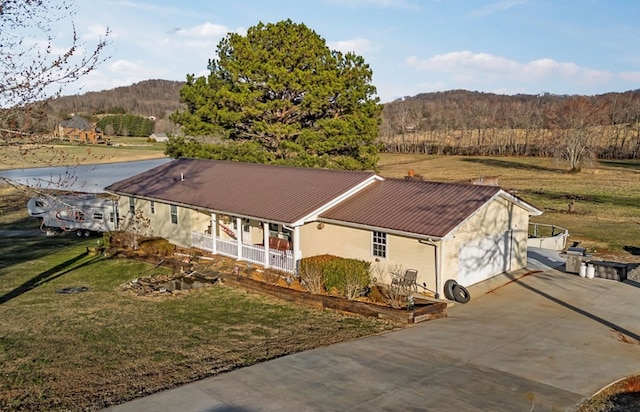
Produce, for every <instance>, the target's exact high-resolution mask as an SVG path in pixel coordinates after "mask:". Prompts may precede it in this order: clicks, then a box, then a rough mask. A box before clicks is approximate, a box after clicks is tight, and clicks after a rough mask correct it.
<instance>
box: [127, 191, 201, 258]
mask: <svg viewBox="0 0 640 412" xmlns="http://www.w3.org/2000/svg"><path fill="white" fill-rule="evenodd" d="M118 206H119V210H120V219H121V222H122V224H121V227H122V228H123V229H124V230H127V229H130V228H131V227H132V224H133V216H132V215H131V213H130V211H129V197H126V196H121V197H120V199H119V201H118ZM135 208H136V211H138V210H140V211H142V216H143V218H144V219H149V228H150V230H149V232H147V234H149V235H150V236H157V237H162V238H165V239H167V240H168V241H169V242H171V243H174V244H176V245H179V246H184V247H189V246H191V230H192V227H196V228H202V225H205V227H206V226H208V224H205V223H204V221H205V220H206V219H207V216H206V215H203V214H202V213H199V212H197V211H194V210H190V209H186V208H183V207H180V206H178V207H177V212H178V223H177V224H173V223H171V205H170V204H167V203H160V202H155V213H151V202H150V201H148V200H144V199H137V198H136V199H135ZM194 223H195V224H194Z"/></svg>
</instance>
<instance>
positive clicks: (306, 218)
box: [291, 175, 384, 227]
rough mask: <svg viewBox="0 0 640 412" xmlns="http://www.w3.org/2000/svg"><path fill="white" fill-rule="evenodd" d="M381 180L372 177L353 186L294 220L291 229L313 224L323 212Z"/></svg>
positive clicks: (376, 176) (375, 176)
mask: <svg viewBox="0 0 640 412" xmlns="http://www.w3.org/2000/svg"><path fill="white" fill-rule="evenodd" d="M382 180H384V178H383V177H380V176H378V175H373V176H371V177H369V178H368V179H366V180H365V181H363V182H360V183H359V184H357V185H356V186H353V187H352V188H351V189H349V190H347V191H346V192H344V193H343V194H341V195H340V196H338V197H335V198H333V200H331V201H329V202H327V203H325V204H324V205H322V206H320V207H319V208H318V209H316V210H314V211H313V212H311V213H309V214H307V215H306V216H303V217H301V218H300V219H298V220H296V221H295V222H293V223H292V224H291V226H293V227H297V226H302V225H304V224H305V223H308V222H313V221H315V220H318V216H319V215H320V214H322V213H324V212H325V211H327V210H329V209H331V208H332V207H334V206H335V205H337V204H339V203H341V202H343V201H344V200H345V199H347V198H349V197H351V196H353V195H354V194H356V193H358V192H359V191H361V190H362V189H364V188H365V187H367V186H369V185H370V184H372V183H374V182H376V181H382Z"/></svg>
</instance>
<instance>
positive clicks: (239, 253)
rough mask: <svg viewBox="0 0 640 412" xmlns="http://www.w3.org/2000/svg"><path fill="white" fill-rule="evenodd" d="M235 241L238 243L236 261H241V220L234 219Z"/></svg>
mask: <svg viewBox="0 0 640 412" xmlns="http://www.w3.org/2000/svg"><path fill="white" fill-rule="evenodd" d="M236 228H237V229H236V240H237V241H238V260H242V219H240V218H239V217H236Z"/></svg>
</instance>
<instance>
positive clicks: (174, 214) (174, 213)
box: [171, 205, 178, 225]
mask: <svg viewBox="0 0 640 412" xmlns="http://www.w3.org/2000/svg"><path fill="white" fill-rule="evenodd" d="M171 223H172V224H174V225H177V224H178V206H176V205H171Z"/></svg>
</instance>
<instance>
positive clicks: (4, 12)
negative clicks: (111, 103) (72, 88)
mask: <svg viewBox="0 0 640 412" xmlns="http://www.w3.org/2000/svg"><path fill="white" fill-rule="evenodd" d="M73 16H74V9H73V1H72V0H63V1H57V2H52V1H49V0H0V70H1V72H0V145H3V146H5V147H7V146H12V147H11V149H12V150H8V149H7V150H3V151H2V152H1V153H2V154H0V162H2V163H5V164H11V163H12V162H16V161H18V160H19V159H18V158H24V157H25V156H29V154H30V153H32V152H33V151H34V150H36V149H38V148H42V146H43V145H46V144H48V143H49V141H48V136H47V135H49V134H51V130H48V126H47V122H46V114H45V107H46V105H47V103H48V102H49V101H50V100H51V99H54V98H56V97H58V96H60V95H61V93H62V92H63V90H64V87H65V86H67V85H69V84H70V83H74V82H77V81H78V80H79V79H80V78H82V77H83V76H86V75H87V74H89V73H90V72H91V71H93V70H95V68H96V67H97V65H98V64H100V63H102V62H103V61H105V60H106V59H107V58H108V57H105V56H104V55H103V54H104V49H105V47H106V46H107V37H108V36H109V30H108V29H105V32H104V35H103V36H101V37H100V38H98V40H97V41H96V43H95V44H94V45H92V46H91V47H89V46H88V45H87V44H86V43H85V42H83V41H81V40H80V36H79V35H78V33H77V31H76V25H75V23H74V20H73ZM59 24H68V29H69V31H70V32H71V40H70V41H69V43H68V44H66V45H64V46H63V45H60V44H58V43H57V42H56V39H55V37H54V35H53V34H54V28H55V27H57V25H59ZM51 150H53V148H51ZM12 157H13V158H12Z"/></svg>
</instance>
